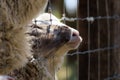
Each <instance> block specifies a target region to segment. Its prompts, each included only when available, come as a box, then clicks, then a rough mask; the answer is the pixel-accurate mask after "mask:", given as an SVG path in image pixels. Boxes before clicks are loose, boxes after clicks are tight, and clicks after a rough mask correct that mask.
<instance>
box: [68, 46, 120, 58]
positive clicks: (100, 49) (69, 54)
mask: <svg viewBox="0 0 120 80" xmlns="http://www.w3.org/2000/svg"><path fill="white" fill-rule="evenodd" d="M116 48H120V46H118V45H116V46H111V47H105V48H99V49H93V50H89V51H83V52H75V53H68V54H66V55H67V56H73V55H77V54H79V55H80V54H88V53H89V54H91V53H94V52H98V51H105V50H110V49H116Z"/></svg>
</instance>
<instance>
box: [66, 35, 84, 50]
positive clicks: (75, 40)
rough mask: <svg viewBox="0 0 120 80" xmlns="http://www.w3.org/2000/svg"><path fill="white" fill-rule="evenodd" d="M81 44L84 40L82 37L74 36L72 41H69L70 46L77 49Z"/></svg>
mask: <svg viewBox="0 0 120 80" xmlns="http://www.w3.org/2000/svg"><path fill="white" fill-rule="evenodd" d="M81 42H82V38H81V37H80V36H72V37H71V39H70V40H69V41H68V45H69V47H71V48H73V49H76V48H78V47H79V45H80V43H81Z"/></svg>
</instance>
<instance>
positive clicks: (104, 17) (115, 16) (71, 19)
mask: <svg viewBox="0 0 120 80" xmlns="http://www.w3.org/2000/svg"><path fill="white" fill-rule="evenodd" d="M98 19H120V16H119V15H113V16H97V17H93V16H91V17H85V18H68V17H65V16H63V17H62V18H61V19H60V20H61V21H63V20H66V21H70V22H73V21H76V20H80V21H88V22H93V21H95V20H98Z"/></svg>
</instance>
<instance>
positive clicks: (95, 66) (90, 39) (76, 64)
mask: <svg viewBox="0 0 120 80" xmlns="http://www.w3.org/2000/svg"><path fill="white" fill-rule="evenodd" d="M69 1H70V0H69ZM66 3H67V2H66ZM66 3H65V1H62V0H50V6H48V7H51V8H52V13H53V14H55V15H57V16H60V18H61V17H62V18H61V20H62V21H63V22H65V23H66V24H67V25H69V26H71V27H73V28H76V29H77V30H79V33H80V36H82V38H83V42H82V43H81V45H80V47H79V48H78V49H77V50H75V51H70V52H69V53H68V54H67V55H66V59H65V64H64V67H62V68H61V69H60V71H59V77H60V79H59V80H119V79H120V62H119V60H120V41H119V40H120V35H119V34H120V27H119V25H120V7H119V5H120V0H77V4H76V5H77V7H76V11H75V13H74V14H70V12H69V10H67V7H66ZM69 5H72V4H69ZM61 77H64V78H61Z"/></svg>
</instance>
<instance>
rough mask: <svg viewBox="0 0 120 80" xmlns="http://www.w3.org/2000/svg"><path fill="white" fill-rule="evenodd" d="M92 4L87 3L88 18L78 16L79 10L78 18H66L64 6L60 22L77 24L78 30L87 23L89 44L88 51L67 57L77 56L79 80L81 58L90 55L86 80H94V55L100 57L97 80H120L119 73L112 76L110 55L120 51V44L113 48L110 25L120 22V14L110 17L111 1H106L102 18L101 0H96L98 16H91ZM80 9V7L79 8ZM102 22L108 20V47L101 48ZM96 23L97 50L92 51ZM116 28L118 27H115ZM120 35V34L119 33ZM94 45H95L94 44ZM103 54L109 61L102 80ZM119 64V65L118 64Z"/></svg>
mask: <svg viewBox="0 0 120 80" xmlns="http://www.w3.org/2000/svg"><path fill="white" fill-rule="evenodd" d="M77 1H78V2H79V0H77ZM90 2H91V0H87V2H86V9H87V10H86V13H87V16H86V17H79V16H78V14H79V12H78V10H77V12H76V17H67V16H65V15H66V9H65V5H63V6H64V7H63V17H62V18H61V19H60V21H62V22H64V23H66V22H76V26H77V28H76V29H77V30H79V25H80V24H79V21H82V22H85V23H87V30H86V31H87V39H88V40H87V41H88V42H87V43H88V45H87V50H85V51H80V50H79V49H78V50H76V52H73V53H68V54H66V56H77V68H78V69H77V77H78V78H77V80H80V79H81V78H80V76H79V75H80V74H81V73H80V72H79V71H80V70H79V68H80V62H79V61H80V59H79V56H80V55H86V54H87V55H88V57H87V59H88V61H87V62H88V63H87V72H86V73H87V79H86V80H92V78H91V76H92V75H91V74H92V72H91V68H92V65H93V64H92V63H91V61H92V59H91V58H92V57H91V55H92V54H97V55H98V56H97V61H98V62H97V64H98V66H97V67H98V68H97V73H95V74H97V76H98V77H97V79H96V80H113V79H117V80H118V79H120V74H119V72H118V73H117V71H116V72H115V71H114V73H112V74H111V72H110V71H111V70H110V69H111V68H112V67H111V57H110V55H111V54H113V53H111V51H110V50H115V49H119V48H120V45H119V44H117V45H116V44H114V45H113V46H111V36H112V35H111V32H110V31H111V25H110V24H111V23H110V20H114V21H116V20H117V21H119V20H120V16H119V14H118V15H116V14H113V15H112V16H110V13H109V1H108V0H104V4H105V14H106V16H100V0H96V8H97V10H96V12H97V16H91V15H90V12H91V10H90ZM50 5H52V4H51V2H50ZM77 5H78V6H79V5H80V4H77ZM49 8H50V6H49ZM78 8H79V7H78ZM50 13H52V12H51V10H50ZM50 20H52V19H50ZM101 20H106V23H105V24H106V26H105V27H106V34H107V36H106V37H107V39H106V40H107V42H106V44H107V45H106V46H105V47H101V45H100V44H102V42H101V38H102V37H101V36H102V35H101V32H100V28H101V24H100V21H101ZM95 21H97V28H96V29H97V31H98V32H97V39H96V40H97V48H94V49H91V24H94V22H95ZM36 22H42V23H45V24H49V23H47V21H44V22H43V21H40V20H37V21H35V23H36ZM114 27H116V26H114ZM118 34H119V33H118ZM93 45H94V44H93ZM102 51H107V53H102ZM101 54H106V55H107V59H106V62H107V73H106V74H107V77H104V79H103V78H102V79H101V75H102V72H101V67H102V66H104V65H102V64H101V60H102V57H101ZM118 64H119V63H118ZM68 74H69V70H68V69H67V67H66V80H69V79H68V78H67V76H68Z"/></svg>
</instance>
